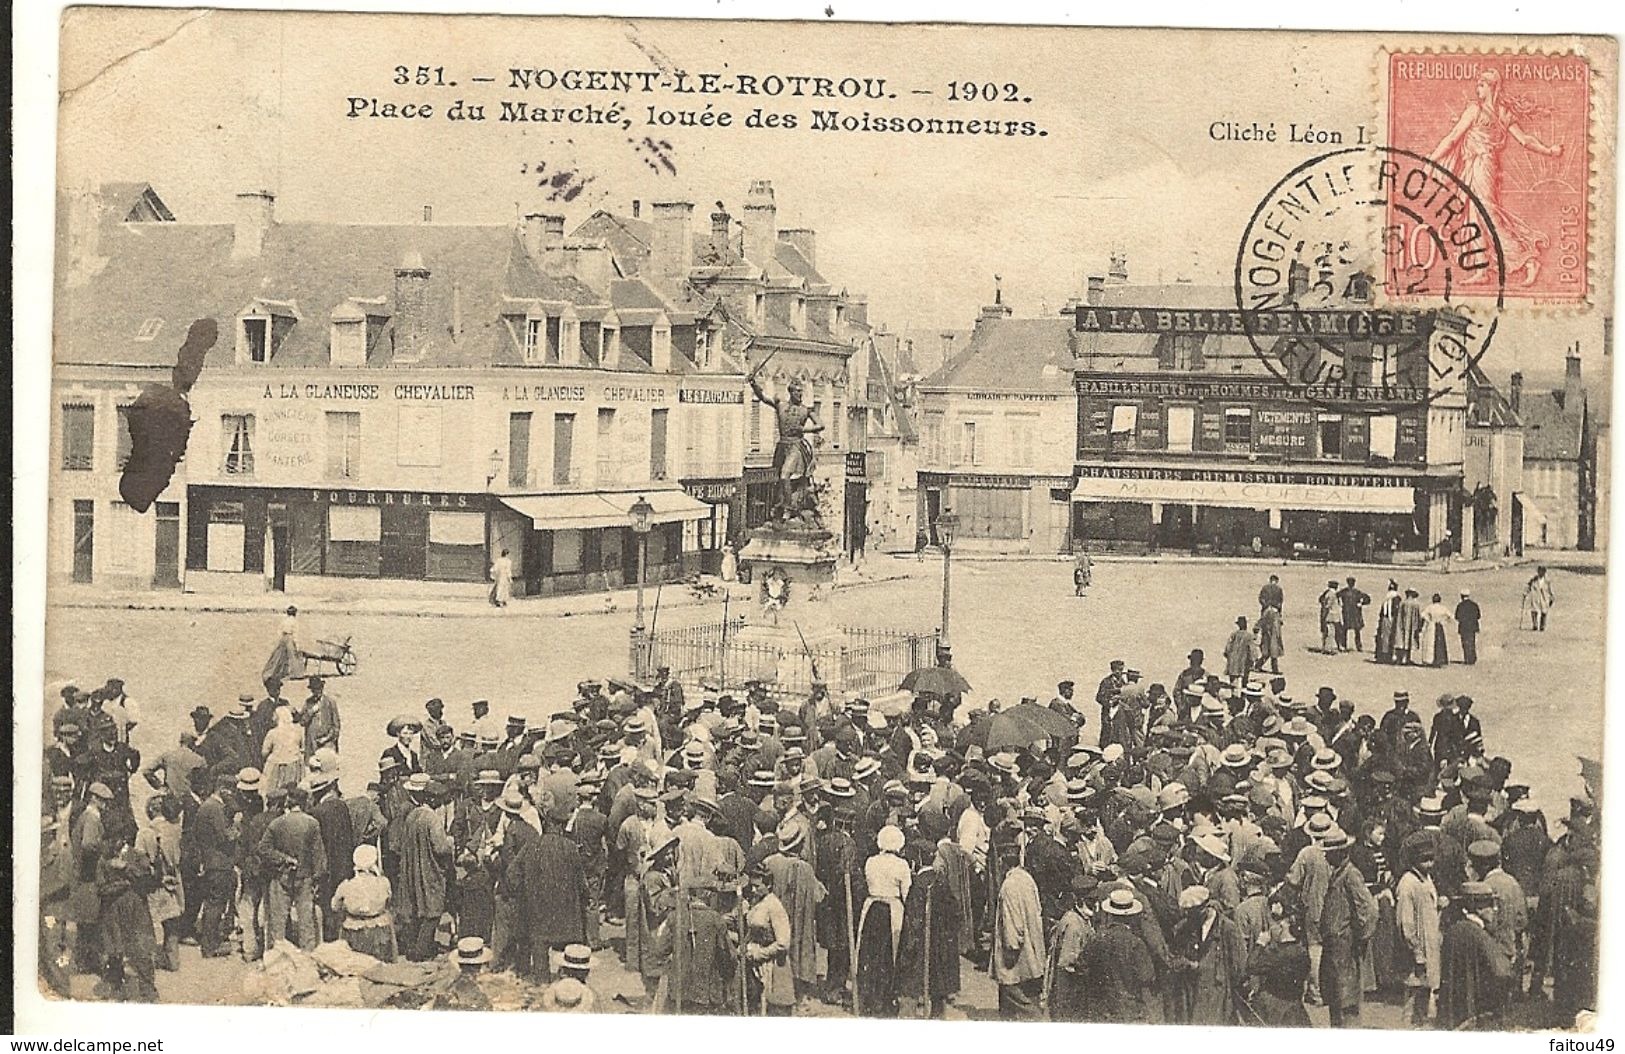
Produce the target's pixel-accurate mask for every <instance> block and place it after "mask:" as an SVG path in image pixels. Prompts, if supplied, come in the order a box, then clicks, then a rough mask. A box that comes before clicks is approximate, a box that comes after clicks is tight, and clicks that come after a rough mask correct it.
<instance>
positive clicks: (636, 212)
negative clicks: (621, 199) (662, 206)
mask: <svg viewBox="0 0 1625 1054" xmlns="http://www.w3.org/2000/svg"><path fill="white" fill-rule="evenodd" d="M641 215H643V202H641V201H639V200H638V199H637V198H633V199H632V218H633V219H637V218H638V217H639V216H641Z"/></svg>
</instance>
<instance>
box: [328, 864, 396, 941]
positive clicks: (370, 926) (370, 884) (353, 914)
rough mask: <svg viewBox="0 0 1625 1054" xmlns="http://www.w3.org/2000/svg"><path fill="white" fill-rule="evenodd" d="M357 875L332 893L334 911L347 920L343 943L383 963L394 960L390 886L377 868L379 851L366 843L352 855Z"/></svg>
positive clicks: (393, 927) (381, 871) (393, 921)
mask: <svg viewBox="0 0 1625 1054" xmlns="http://www.w3.org/2000/svg"><path fill="white" fill-rule="evenodd" d="M350 859H351V863H352V864H353V865H354V868H355V873H354V874H353V875H352V876H351V877H349V878H347V879H345V880H344V881H343V882H340V883H339V884H338V888H337V889H335V890H333V910H334V911H335V912H337V913H338V914H339V916H340V917H341V918H342V919H343V920H344V922H343V925H342V927H341V928H342V932H343V933H344V943H345V944H348V945H349V946H350V947H351V948H353V949H355V950H356V951H358V952H361V953H362V954H363V955H370V956H372V957H373V958H374V959H377V960H379V961H380V962H386V963H391V962H394V961H395V956H396V950H397V949H396V945H395V920H394V918H393V917H392V916H391V914H390V911H389V899H390V885H389V879H387V878H385V877H384V873H383V870H382V869H381V868H380V867H379V866H378V850H377V849H376V848H374V847H373V846H372V845H370V844H368V843H365V842H363V843H362V844H361V845H358V846H356V847H355V853H354V854H353V855H352V856H351V858H350Z"/></svg>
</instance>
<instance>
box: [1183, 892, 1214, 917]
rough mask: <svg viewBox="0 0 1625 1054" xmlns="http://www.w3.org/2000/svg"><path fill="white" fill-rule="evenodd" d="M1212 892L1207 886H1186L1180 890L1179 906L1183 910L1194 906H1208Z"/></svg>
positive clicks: (1188, 909)
mask: <svg viewBox="0 0 1625 1054" xmlns="http://www.w3.org/2000/svg"><path fill="white" fill-rule="evenodd" d="M1211 897H1212V894H1210V893H1209V892H1208V888H1207V887H1206V886H1186V887H1185V888H1184V889H1182V890H1180V891H1179V908H1180V910H1181V911H1190V910H1191V909H1192V908H1200V907H1204V906H1206V904H1207V902H1208V900H1210V899H1211Z"/></svg>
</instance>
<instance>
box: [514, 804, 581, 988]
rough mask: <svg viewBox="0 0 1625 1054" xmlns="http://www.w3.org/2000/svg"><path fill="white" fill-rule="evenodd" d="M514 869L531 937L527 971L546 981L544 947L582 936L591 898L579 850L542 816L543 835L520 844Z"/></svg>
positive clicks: (550, 970) (548, 976)
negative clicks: (523, 844)
mask: <svg viewBox="0 0 1625 1054" xmlns="http://www.w3.org/2000/svg"><path fill="white" fill-rule="evenodd" d="M513 868H514V874H513V876H512V878H513V884H514V885H515V886H516V887H517V888H518V889H519V890H520V896H521V902H520V910H521V911H522V912H523V913H524V916H525V930H526V933H527V935H528V936H529V938H530V975H531V977H532V978H534V979H535V980H538V981H540V982H542V983H551V981H552V980H553V967H552V963H551V959H550V956H549V954H548V953H549V951H550V950H551V949H554V948H559V949H562V948H563V947H564V946H565V945H567V944H582V943H585V941H586V940H587V912H588V910H589V903H590V902H589V900H588V898H587V872H586V869H585V868H584V867H583V866H582V863H581V853H580V851H579V850H578V849H577V848H576V844H575V843H574V842H572V841H571V840H570V839H569V838H568V837H567V836H566V835H565V834H564V832H563V831H562V830H560V825H559V824H558V823H557V822H556V821H555V820H554V819H553V818H551V817H548V816H543V818H542V834H541V835H540V837H538V838H535V839H533V840H531V842H530V844H529V845H527V846H526V847H525V849H524V851H523V852H522V853H520V855H519V857H518V859H517V860H515V861H514V863H513Z"/></svg>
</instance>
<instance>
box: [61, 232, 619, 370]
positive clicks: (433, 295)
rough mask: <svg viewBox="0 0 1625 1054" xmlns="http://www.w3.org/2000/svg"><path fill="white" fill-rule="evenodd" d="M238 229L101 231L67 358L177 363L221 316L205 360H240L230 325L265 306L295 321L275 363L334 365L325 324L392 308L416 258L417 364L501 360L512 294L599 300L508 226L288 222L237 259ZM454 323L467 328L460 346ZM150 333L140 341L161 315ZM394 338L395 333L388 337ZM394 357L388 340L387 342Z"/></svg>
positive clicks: (68, 298) (509, 342)
mask: <svg viewBox="0 0 1625 1054" xmlns="http://www.w3.org/2000/svg"><path fill="white" fill-rule="evenodd" d="M232 242H233V227H232V226H231V225H229V224H183V223H143V224H125V225H123V226H121V227H120V228H118V229H116V230H113V231H110V232H108V233H107V234H105V235H104V236H103V238H102V240H101V246H100V252H101V254H102V255H104V256H106V257H107V259H108V263H107V266H106V267H104V268H103V269H102V270H101V271H100V272H99V273H97V274H96V275H94V276H93V277H91V279H90V280H89V281H88V282H86V283H85V284H83V285H77V286H71V287H69V288H67V289H66V291H65V292H64V293H63V295H62V297H61V307H62V310H61V311H60V312H59V313H58V316H57V341H56V350H55V356H56V361H57V362H61V363H82V364H105V365H114V364H127V365H168V364H171V363H173V361H174V357H175V351H176V349H177V348H178V347H179V343H180V340H181V339H182V337H183V336H184V334H185V332H186V328H187V326H188V325H189V324H190V323H191V321H192V320H193V319H196V318H201V317H205V316H212V317H214V318H215V319H217V320H218V321H219V322H220V326H221V338H220V340H219V342H218V343H217V344H216V345H215V346H214V348H213V349H212V350H211V351H210V352H209V356H208V359H207V360H206V363H205V366H206V367H208V366H215V367H220V366H230V365H232V364H233V363H234V361H235V350H236V349H235V327H234V325H233V320H235V319H236V318H237V317H238V315H239V314H240V313H241V312H243V311H244V310H245V309H246V308H249V307H251V306H252V305H254V304H255V303H256V302H259V301H275V302H278V303H280V304H283V305H286V307H285V308H284V309H283V311H284V313H287V314H293V315H295V316H296V319H297V320H296V321H295V322H294V323H293V325H292V326H291V327H289V328H288V330H287V332H286V335H285V336H284V337H283V339H282V340H281V343H280V344H279V345H278V347H277V349H276V352H275V354H274V356H273V359H272V361H271V362H270V363H268V364H267V365H266V367H265V368H267V369H277V368H298V367H311V366H325V365H327V364H328V340H329V325H328V323H329V320H330V317H331V315H332V312H333V311H334V309H335V308H337V307H340V306H341V305H343V304H345V303H347V302H349V301H352V300H357V299H360V300H366V299H381V300H382V304H381V305H379V306H377V307H369V308H368V313H369V314H370V313H374V312H377V313H381V314H384V315H389V316H393V314H394V310H395V307H394V280H395V279H394V272H395V267H396V265H397V264H399V263H400V262H402V261H403V260H405V259H406V258H407V257H408V255H409V254H416V257H417V258H420V259H421V260H422V263H423V266H424V267H426V268H427V269H428V270H429V272H430V280H429V296H428V312H429V317H430V322H429V327H428V345H427V349H426V352H425V354H424V355H423V356H422V357H421V358H420V359H418V360H417V361H416V362H414V363H413V365H418V366H477V365H483V364H487V363H491V362H500V361H502V360H503V359H504V358H506V357H507V356H508V353H509V352H511V351H512V350H513V346H514V340H513V337H512V335H511V334H510V333H509V331H508V327H507V325H506V324H505V323H504V321H503V320H502V317H501V312H502V309H503V305H504V301H505V299H506V298H508V297H520V298H537V299H545V300H570V301H572V302H577V303H582V302H588V303H590V302H598V303H601V302H602V301H603V297H602V296H600V295H597V294H594V293H592V291H591V290H588V289H586V287H585V286H582V285H581V284H580V283H579V282H576V281H575V280H573V279H558V278H549V277H547V276H544V275H542V274H539V273H538V272H537V271H536V269H535V268H534V267H533V266H532V265H531V263H530V261H529V259H528V258H527V257H526V256H525V254H524V251H523V249H522V248H521V247H520V244H519V240H518V238H517V236H516V234H515V232H514V231H513V229H512V228H510V227H507V226H456V225H446V224H421V225H398V226H382V225H378V226H369V225H337V224H307V223H278V224H274V225H272V226H271V227H270V228H269V229H268V231H267V233H266V236H265V240H264V242H263V244H262V247H261V251H260V253H259V254H258V255H257V256H254V257H250V258H247V259H242V260H234V259H233V258H232ZM454 318H457V319H460V321H461V325H462V332H461V334H460V336H459V338H458V339H455V340H454V339H453V336H452V329H453V320H454ZM154 319H156V320H159V321H158V322H157V323H156V325H157V334H156V336H155V337H154V338H153V339H150V340H146V341H142V340H139V339H137V335H138V333H140V332H142V331H143V329H144V328H145V329H147V330H149V331H150V329H151V328H152V321H151V320H154ZM386 336H387V333H386ZM378 345H381V346H382V347H383V348H384V349H387V348H388V346H389V344H388V340H387V339H384V340H381V341H379V342H378Z"/></svg>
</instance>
